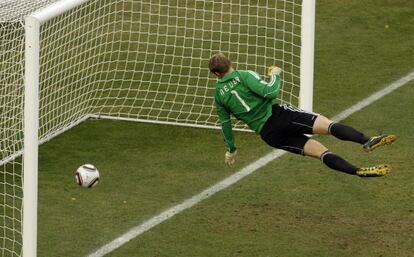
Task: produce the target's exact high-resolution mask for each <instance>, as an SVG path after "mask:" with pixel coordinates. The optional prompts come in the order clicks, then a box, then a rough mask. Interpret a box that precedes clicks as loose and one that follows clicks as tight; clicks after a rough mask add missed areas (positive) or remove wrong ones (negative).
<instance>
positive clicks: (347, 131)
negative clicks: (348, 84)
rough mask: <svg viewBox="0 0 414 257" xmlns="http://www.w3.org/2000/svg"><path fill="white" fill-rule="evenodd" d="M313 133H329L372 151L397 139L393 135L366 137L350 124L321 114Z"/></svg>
mask: <svg viewBox="0 0 414 257" xmlns="http://www.w3.org/2000/svg"><path fill="white" fill-rule="evenodd" d="M313 133H314V134H319V135H327V134H331V135H333V136H334V137H336V138H338V139H341V140H345V141H352V142H356V143H359V144H361V145H363V148H364V149H365V150H366V151H372V150H374V149H375V148H377V147H380V146H383V145H389V144H392V143H393V142H394V141H395V140H396V139H397V137H396V136H395V135H380V136H374V137H368V136H366V135H364V134H363V133H361V132H360V131H358V130H356V129H354V128H352V127H350V126H347V125H344V124H341V123H337V122H333V121H331V120H329V119H328V118H326V117H324V116H322V115H319V116H318V117H317V118H316V120H315V123H314V125H313Z"/></svg>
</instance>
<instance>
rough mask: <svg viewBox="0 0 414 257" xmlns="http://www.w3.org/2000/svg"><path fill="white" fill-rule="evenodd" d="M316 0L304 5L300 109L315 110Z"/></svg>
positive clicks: (305, 2)
mask: <svg viewBox="0 0 414 257" xmlns="http://www.w3.org/2000/svg"><path fill="white" fill-rule="evenodd" d="M315 8H316V6H315V0H305V1H303V3H302V20H301V27H302V28H301V49H300V91H299V108H301V109H303V110H306V111H312V110H313V73H314V68H313V66H314V51H315V46H314V45H315Z"/></svg>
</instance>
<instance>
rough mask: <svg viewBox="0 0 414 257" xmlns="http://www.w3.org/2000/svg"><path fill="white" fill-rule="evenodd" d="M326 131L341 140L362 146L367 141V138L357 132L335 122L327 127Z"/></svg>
mask: <svg viewBox="0 0 414 257" xmlns="http://www.w3.org/2000/svg"><path fill="white" fill-rule="evenodd" d="M328 131H329V133H330V134H331V135H333V136H334V137H336V138H339V139H341V140H346V141H352V142H356V143H360V144H364V143H366V142H367V141H368V140H369V137H367V136H366V135H364V134H362V133H361V132H359V131H358V130H356V129H354V128H352V127H349V126H347V125H343V124H340V123H336V122H333V123H331V125H329V128H328Z"/></svg>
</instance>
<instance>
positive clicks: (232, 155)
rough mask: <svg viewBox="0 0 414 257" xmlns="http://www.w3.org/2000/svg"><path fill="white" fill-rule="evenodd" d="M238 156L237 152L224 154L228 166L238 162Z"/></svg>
mask: <svg viewBox="0 0 414 257" xmlns="http://www.w3.org/2000/svg"><path fill="white" fill-rule="evenodd" d="M236 155H237V150H236V151H235V152H234V153H230V152H229V151H227V152H226V153H225V154H224V163H225V164H227V165H228V166H231V165H233V164H234V162H235V161H236Z"/></svg>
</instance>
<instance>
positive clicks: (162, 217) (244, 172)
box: [88, 71, 414, 257]
mask: <svg viewBox="0 0 414 257" xmlns="http://www.w3.org/2000/svg"><path fill="white" fill-rule="evenodd" d="M413 79H414V71H412V72H411V73H409V74H408V75H406V76H404V77H402V78H401V79H399V80H397V81H395V82H393V83H391V84H389V85H387V86H385V87H384V88H383V89H381V90H379V91H377V92H376V93H374V94H372V95H371V96H369V97H367V98H365V99H364V100H362V101H360V102H358V103H357V104H355V105H353V106H351V107H350V108H348V109H346V110H344V111H342V112H341V113H339V114H338V115H336V116H334V117H333V118H332V120H335V121H341V120H343V119H345V118H347V117H348V116H350V115H351V114H354V113H355V112H358V111H360V110H361V109H363V108H365V107H366V106H368V105H370V104H372V103H373V102H375V101H377V100H379V99H380V98H382V97H384V96H386V95H387V94H389V93H391V92H393V91H394V90H396V89H398V88H400V87H402V86H403V85H405V84H407V83H408V82H410V81H411V80H413ZM285 153H286V152H284V151H282V150H273V151H272V152H270V153H268V154H266V155H265V156H263V157H261V158H260V159H258V160H257V161H255V162H253V163H251V164H249V165H247V166H246V167H244V168H242V169H241V170H239V171H238V172H236V173H234V174H233V175H231V176H230V177H227V178H225V179H224V180H222V181H220V182H218V183H216V184H214V185H213V186H211V187H209V188H207V189H205V190H204V191H202V192H201V193H199V194H197V195H194V196H193V197H191V198H189V199H187V200H185V201H183V202H182V203H180V204H178V205H176V206H174V207H172V208H170V209H168V210H166V211H163V212H161V213H160V214H158V215H156V216H154V217H152V218H151V219H149V220H147V221H145V222H143V223H141V224H140V225H138V226H136V227H133V228H131V229H130V230H129V231H127V232H126V233H124V234H123V235H121V236H119V237H117V238H116V239H114V240H113V241H111V242H109V243H107V244H106V245H104V246H102V247H101V248H99V249H98V250H96V251H95V252H93V253H91V254H89V255H88V257H102V256H104V255H106V254H108V253H110V252H112V251H114V250H115V249H117V248H119V247H121V246H122V245H124V244H125V243H127V242H129V241H130V240H132V239H134V238H135V237H137V236H139V235H141V234H143V233H144V232H146V231H148V230H150V229H151V228H153V227H155V226H157V225H158V224H160V223H162V222H164V221H166V220H168V219H170V218H172V217H173V216H175V215H176V214H178V213H180V212H182V211H184V210H186V209H189V208H191V207H193V206H194V205H196V204H197V203H199V202H201V201H203V200H205V199H207V198H209V197H210V196H212V195H214V194H215V193H217V192H219V191H221V190H223V189H226V188H228V187H229V186H231V185H233V184H235V183H237V182H238V181H239V180H241V179H242V178H244V177H246V176H248V175H250V174H252V173H253V172H255V171H256V170H258V169H260V168H261V167H263V166H265V165H267V164H268V163H269V162H271V161H273V160H275V159H277V158H279V157H280V156H282V155H283V154H285Z"/></svg>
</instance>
